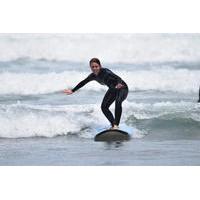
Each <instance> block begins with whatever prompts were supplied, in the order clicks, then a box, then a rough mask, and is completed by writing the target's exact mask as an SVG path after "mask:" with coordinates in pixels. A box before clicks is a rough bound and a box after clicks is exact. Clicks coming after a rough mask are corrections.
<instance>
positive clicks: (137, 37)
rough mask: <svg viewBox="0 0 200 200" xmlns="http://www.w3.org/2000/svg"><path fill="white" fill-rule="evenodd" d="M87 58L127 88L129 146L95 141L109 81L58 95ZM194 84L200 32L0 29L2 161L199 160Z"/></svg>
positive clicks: (81, 73)
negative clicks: (16, 31) (23, 31)
mask: <svg viewBox="0 0 200 200" xmlns="http://www.w3.org/2000/svg"><path fill="white" fill-rule="evenodd" d="M92 57H98V58H99V59H100V60H101V62H102V66H103V67H106V68H109V69H110V70H112V71H113V72H114V73H116V74H117V75H119V76H120V77H121V78H122V79H123V80H124V81H125V82H126V83H127V84H128V86H129V94H128V97H127V99H126V100H125V101H124V102H123V114H122V118H121V123H122V124H125V125H127V126H129V127H133V128H134V130H135V131H134V133H131V140H130V141H128V142H123V143H103V142H94V136H95V135H96V133H97V132H98V131H97V130H98V129H99V128H103V127H105V128H106V127H109V123H108V121H107V119H106V118H105V116H104V115H103V113H102V112H101V108H100V105H101V101H102V99H103V97H104V94H105V92H106V90H107V87H106V86H102V85H100V84H98V83H97V82H95V81H92V82H90V83H88V84H87V85H85V86H84V87H83V88H81V89H80V90H79V91H77V92H75V93H74V94H72V95H66V94H64V93H63V89H66V88H69V89H70V88H73V87H74V86H75V85H76V84H77V83H78V82H80V81H81V80H83V79H84V78H86V77H87V75H88V74H89V73H91V71H90V68H89V65H88V62H89V60H90V58H92ZM199 85H200V34H0V165H20V166H21V165H75V166H76V165H84V166H85V165H95V166H96V165H106V166H109V165H114V166H115V165H156V166H157V165H200V104H198V103H197V100H198V92H199ZM111 111H114V104H113V105H112V106H111Z"/></svg>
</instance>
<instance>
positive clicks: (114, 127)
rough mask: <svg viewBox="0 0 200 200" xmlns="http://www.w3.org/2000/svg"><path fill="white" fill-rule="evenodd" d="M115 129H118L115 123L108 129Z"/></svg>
mask: <svg viewBox="0 0 200 200" xmlns="http://www.w3.org/2000/svg"><path fill="white" fill-rule="evenodd" d="M117 129H119V127H118V126H117V125H114V126H112V127H111V128H110V130H117Z"/></svg>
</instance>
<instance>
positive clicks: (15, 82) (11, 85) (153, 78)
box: [0, 68, 200, 95]
mask: <svg viewBox="0 0 200 200" xmlns="http://www.w3.org/2000/svg"><path fill="white" fill-rule="evenodd" d="M114 72H115V73H116V74H118V75H119V76H121V77H122V79H124V80H125V81H126V82H127V84H128V86H129V89H130V90H131V91H137V90H159V91H173V92H181V93H193V92H195V93H196V92H197V91H198V88H199V84H200V70H187V69H174V68H168V69H154V68H153V69H149V70H136V71H125V70H120V71H119V70H114ZM89 73H90V72H89V71H88V72H79V71H64V72H62V73H55V72H51V73H47V74H32V73H10V72H4V73H1V74H0V82H1V84H0V94H22V95H28V94H46V93H53V92H57V91H61V90H63V89H64V88H73V87H74V86H75V85H76V84H78V83H79V82H80V81H81V80H83V79H85V78H86V77H87V76H88V75H89ZM106 89H107V87H105V86H102V85H100V84H98V83H97V82H96V81H91V82H89V83H88V84H87V85H86V86H84V87H83V88H82V89H81V90H92V91H101V90H106Z"/></svg>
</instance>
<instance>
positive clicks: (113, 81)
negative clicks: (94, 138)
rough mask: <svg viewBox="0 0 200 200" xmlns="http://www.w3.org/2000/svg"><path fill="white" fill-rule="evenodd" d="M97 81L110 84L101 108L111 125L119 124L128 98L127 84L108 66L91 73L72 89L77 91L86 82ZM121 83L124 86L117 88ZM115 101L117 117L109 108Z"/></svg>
mask: <svg viewBox="0 0 200 200" xmlns="http://www.w3.org/2000/svg"><path fill="white" fill-rule="evenodd" d="M93 80H95V81H97V82H99V83H100V84H102V85H107V86H108V88H109V89H108V91H107V92H106V94H105V96H104V98H103V102H102V104H101V109H102V111H103V113H104V115H105V116H106V117H107V119H108V120H109V121H110V123H111V125H112V126H113V125H114V124H116V125H119V122H120V118H121V114H122V102H123V101H124V100H125V99H126V97H127V95H128V86H127V84H126V83H125V82H124V81H123V80H122V79H121V78H120V77H119V76H117V75H116V74H114V73H113V72H112V71H111V70H109V69H107V68H101V69H100V72H99V74H98V75H95V74H94V73H91V74H90V75H89V76H88V77H87V78H86V79H84V80H83V81H81V82H80V83H79V84H78V85H77V86H75V87H74V88H73V89H72V91H73V92H75V91H76V90H78V89H79V88H81V87H83V86H84V85H85V84H86V83H88V82H90V81H93ZM118 83H121V84H122V85H123V87H122V88H120V89H117V88H115V86H116V85H117V84H118ZM114 101H115V118H114V117H113V115H112V113H111V111H110V110H109V107H110V105H111V104H112V103H113V102H114Z"/></svg>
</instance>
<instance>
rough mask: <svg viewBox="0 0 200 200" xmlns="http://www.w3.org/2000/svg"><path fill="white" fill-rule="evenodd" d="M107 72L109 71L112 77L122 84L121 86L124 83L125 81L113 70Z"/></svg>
mask: <svg viewBox="0 0 200 200" xmlns="http://www.w3.org/2000/svg"><path fill="white" fill-rule="evenodd" d="M107 70H108V72H109V74H110V76H111V77H113V78H114V79H115V80H117V83H121V84H122V83H123V80H122V79H121V78H120V77H119V76H117V75H116V74H115V73H113V72H112V71H111V70H109V69H107Z"/></svg>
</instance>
